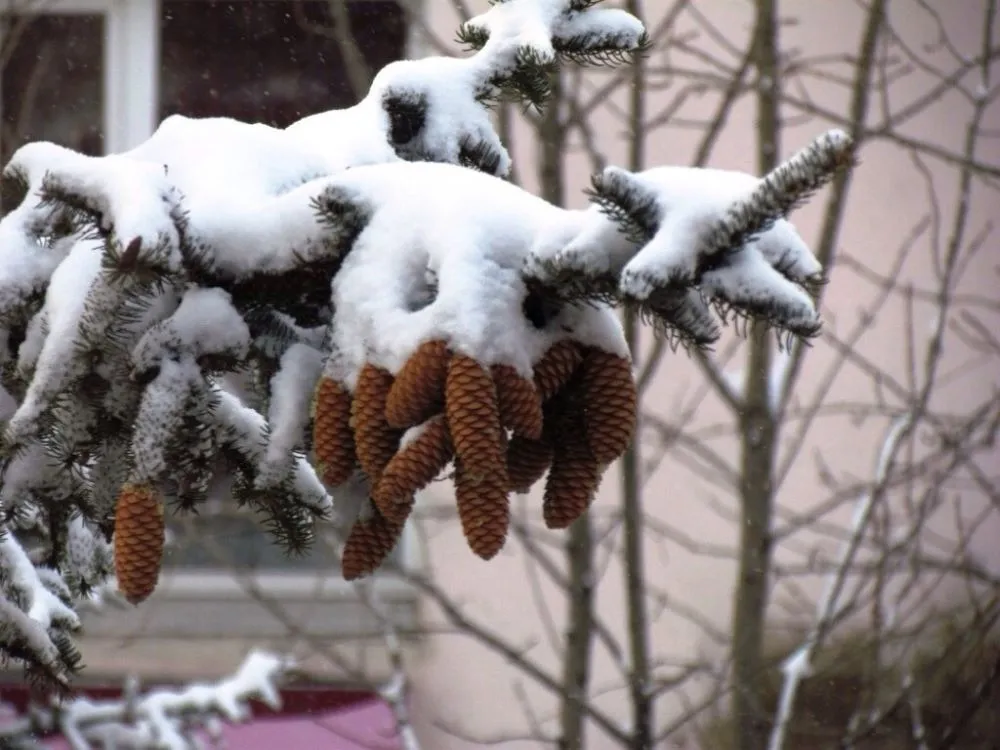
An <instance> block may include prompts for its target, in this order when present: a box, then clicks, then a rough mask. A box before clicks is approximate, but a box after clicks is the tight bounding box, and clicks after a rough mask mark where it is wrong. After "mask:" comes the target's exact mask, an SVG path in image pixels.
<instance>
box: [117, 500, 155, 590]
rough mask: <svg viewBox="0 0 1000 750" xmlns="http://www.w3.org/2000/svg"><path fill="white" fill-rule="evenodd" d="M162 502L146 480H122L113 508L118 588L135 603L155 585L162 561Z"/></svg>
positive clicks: (153, 588)
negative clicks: (115, 505)
mask: <svg viewBox="0 0 1000 750" xmlns="http://www.w3.org/2000/svg"><path fill="white" fill-rule="evenodd" d="M164 526H165V524H164V519H163V503H161V502H160V498H159V496H158V494H157V492H156V490H155V489H153V488H152V487H151V486H149V485H147V484H131V483H128V484H125V485H123V486H122V489H121V492H119V494H118V506H117V508H116V509H115V536H114V542H115V575H116V576H117V577H118V589H119V591H121V592H122V594H123V595H124V596H125V598H126V599H127V600H128V601H129V602H130V603H132V604H139V602H141V601H143V600H145V599H146V598H147V597H148V596H149V595H150V594H152V593H153V591H154V590H155V589H156V584H157V582H158V581H159V578H160V564H161V562H162V561H163V539H164V536H163V535H164Z"/></svg>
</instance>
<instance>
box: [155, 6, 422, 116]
mask: <svg viewBox="0 0 1000 750" xmlns="http://www.w3.org/2000/svg"><path fill="white" fill-rule="evenodd" d="M348 7H349V12H350V16H351V21H352V24H351V25H352V29H353V30H354V32H355V38H356V41H357V44H358V47H359V49H360V50H361V52H362V54H363V55H364V57H365V59H366V60H367V62H368V67H369V70H371V71H378V69H379V68H381V67H382V66H384V65H386V64H387V63H389V62H392V61H393V60H397V59H399V58H400V57H401V56H402V55H403V52H404V47H405V43H406V29H405V23H404V21H405V18H404V15H403V11H402V9H401V8H400V7H399V5H398V4H397V3H396V2H390V1H389V0H386V1H385V2H379V1H378V0H366V1H365V2H354V3H349V4H348ZM330 28H331V21H330V18H329V3H328V2H326V0H318V1H314V0H236V1H235V2H214V1H213V0H207V1H206V0H164V1H163V3H162V23H161V50H162V52H161V54H162V60H161V67H160V116H161V117H166V116H168V115H171V114H184V115H188V116H191V117H214V116H224V117H235V118H238V119H241V120H247V121H249V122H263V123H267V124H269V125H274V126H276V127H286V126H287V125H289V124H291V123H292V122H294V121H295V120H298V119H299V118H301V117H304V116H306V115H310V114H314V113H316V112H320V111H323V110H326V109H331V108H335V107H344V106H349V105H351V104H353V103H354V102H355V101H356V97H355V96H354V93H353V92H352V91H351V87H350V84H349V83H348V78H347V76H346V75H345V73H344V70H343V63H342V61H341V55H340V51H339V48H338V45H337V42H336V40H335V39H334V38H333V37H332V34H331V33H330Z"/></svg>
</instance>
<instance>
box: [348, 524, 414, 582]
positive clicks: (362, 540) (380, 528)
mask: <svg viewBox="0 0 1000 750" xmlns="http://www.w3.org/2000/svg"><path fill="white" fill-rule="evenodd" d="M372 510H373V513H372V515H371V517H370V518H366V519H364V520H362V519H360V518H359V519H358V520H357V521H355V522H354V525H353V526H352V527H351V533H350V534H348V535H347V542H346V543H345V544H344V555H343V558H342V559H341V562H340V568H341V572H342V573H343V576H344V580H345V581H354V580H357V579H358V578H363V577H365V576H369V575H371V574H372V573H374V572H375V571H376V570H378V568H379V566H380V565H382V563H384V562H385V561H386V559H387V558H388V557H389V555H390V554H392V550H393V549H395V547H396V544H397V543H398V542H399V537H400V535H402V533H403V525H404V524H403V523H395V522H393V521H389V520H387V519H386V518H385V517H384V516H383V515H382V514H381V513H379V512H378V510H377V509H372Z"/></svg>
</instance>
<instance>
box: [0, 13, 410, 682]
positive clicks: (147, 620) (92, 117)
mask: <svg viewBox="0 0 1000 750" xmlns="http://www.w3.org/2000/svg"><path fill="white" fill-rule="evenodd" d="M407 1H408V2H410V3H413V2H417V3H418V4H419V0H407ZM348 10H349V14H350V18H351V25H352V29H353V30H354V32H355V39H356V42H357V44H358V47H359V50H360V52H361V54H362V56H363V58H364V59H365V61H366V62H367V65H368V68H369V70H370V71H373V72H374V71H377V70H378V69H379V68H381V67H383V66H384V65H386V64H387V63H389V62H391V61H393V60H396V59H399V58H401V57H404V56H405V55H406V54H407V53H409V54H410V55H417V54H419V53H420V51H421V50H420V49H418V47H421V48H422V47H423V42H422V39H421V37H419V35H417V34H416V33H415V30H414V29H413V28H409V27H408V26H409V25H408V24H407V23H406V13H404V11H403V10H402V6H401V3H398V2H397V1H396V0H348ZM328 14H329V5H328V2H327V0H228V1H220V0H41V1H39V0H0V22H2V23H0V64H3V67H2V70H0V108H2V109H0V123H2V129H0V153H2V156H3V159H4V160H6V159H7V158H8V157H9V155H10V153H12V151H13V150H14V149H16V147H17V146H19V145H20V144H22V143H23V142H25V141H27V140H35V139H46V140H52V141H55V142H57V143H61V144H64V145H66V146H69V147H71V148H74V149H77V150H80V151H83V152H85V153H90V154H100V153H115V152H120V151H124V150H127V149H130V148H132V147H134V146H136V145H138V144H139V143H141V142H142V141H144V140H145V139H146V138H148V137H149V135H150V134H151V133H152V132H153V130H154V128H155V127H156V124H157V123H158V122H159V121H160V120H162V119H163V118H164V117H166V116H168V115H171V114H184V115H188V116H194V117H210V116H225V117H235V118H239V119H243V120H248V121H251V122H262V123H267V124H269V125H273V126H277V127H284V126H287V125H288V124H290V123H291V122H293V121H295V120H297V119H299V118H300V117H303V116H305V115H309V114H313V113H315V112H320V111H323V110H326V109H331V108H335V107H344V106H349V105H350V104H352V103H354V102H355V101H356V100H357V97H356V95H355V93H354V92H353V91H352V90H351V87H350V85H349V82H348V77H347V75H346V73H345V71H344V69H343V63H342V61H341V55H340V50H339V47H338V43H337V41H336V39H335V38H334V36H333V35H332V34H331V33H329V31H324V29H329V28H330V19H329V15H328ZM218 498H219V499H218V500H217V501H216V502H215V503H214V506H213V507H212V508H206V509H205V511H203V512H202V513H201V514H199V515H197V516H192V515H190V514H187V515H182V516H178V517H170V523H169V527H170V529H171V532H172V534H173V537H174V544H173V545H172V548H171V550H170V552H169V553H168V554H167V556H166V558H165V560H164V571H163V575H162V576H161V584H160V587H159V588H158V590H157V592H156V594H154V596H153V597H152V598H151V599H150V601H149V602H147V603H146V605H144V606H143V607H142V608H140V609H138V610H132V609H131V608H130V609H129V610H127V611H125V612H119V611H113V610H112V611H104V612H97V613H94V614H89V615H88V616H87V618H86V631H87V637H88V640H90V641H92V643H94V644H98V646H99V644H101V643H103V644H105V645H106V646H107V653H108V655H109V658H111V659H112V660H114V659H115V658H117V654H118V651H117V647H116V646H115V645H114V644H117V643H119V642H120V639H122V638H125V639H129V638H133V639H134V638H137V637H141V639H146V638H152V639H153V641H154V642H155V643H154V642H150V646H149V648H150V649H151V656H150V658H151V659H152V660H154V661H155V660H156V654H157V650H158V646H157V645H156V643H159V642H165V640H164V639H167V640H169V639H195V640H198V639H202V640H203V641H204V642H207V643H208V642H210V643H213V644H216V645H214V646H211V647H210V648H209V650H212V649H214V648H217V647H219V646H218V644H222V643H224V642H227V641H233V642H234V643H235V640H236V639H239V638H241V637H246V638H257V637H262V636H268V637H275V638H279V639H280V638H283V637H285V636H287V635H288V626H287V623H282V622H280V621H278V620H276V619H275V618H274V616H273V615H272V614H270V613H269V612H268V610H267V608H266V607H264V606H262V605H261V604H260V603H259V602H258V601H255V600H254V597H253V596H252V595H250V594H249V593H248V591H247V586H248V584H249V585H250V586H252V587H253V588H254V589H255V591H256V592H259V593H260V594H263V595H267V596H275V597H280V598H281V599H282V601H283V603H284V608H285V610H286V611H287V612H288V613H290V615H291V616H293V617H294V619H295V625H296V627H297V628H300V629H301V631H302V632H307V633H313V634H318V635H320V636H322V637H330V638H339V637H343V636H344V635H350V634H358V633H364V632H372V631H375V630H377V629H378V626H377V624H376V623H375V622H373V616H372V615H371V613H370V612H368V611H367V610H366V609H365V608H364V607H363V605H361V604H360V603H359V602H357V601H356V600H355V599H354V597H353V593H352V590H351V588H350V586H348V585H347V584H345V583H344V582H343V581H342V579H341V578H340V576H339V574H338V568H339V560H338V559H337V558H336V556H335V555H333V552H332V548H331V546H330V545H328V544H324V543H323V541H322V540H317V543H316V545H315V547H314V550H313V551H312V552H311V553H310V554H309V555H307V556H304V557H300V558H289V557H287V556H285V555H284V554H283V552H282V550H281V549H280V548H278V547H276V546H275V545H274V544H273V543H272V542H271V540H270V537H269V536H268V535H267V534H266V532H264V531H263V530H262V529H261V528H260V526H259V524H258V519H256V518H254V517H253V515H252V514H251V513H250V512H248V511H243V510H240V509H238V508H236V506H235V504H234V503H233V502H232V501H231V500H229V499H228V496H227V495H226V494H225V493H219V495H218ZM415 547H416V545H415V544H414V541H413V536H412V532H410V531H407V532H405V533H404V535H403V539H402V540H401V542H400V544H399V546H398V548H397V550H396V553H395V554H396V555H397V556H400V557H402V558H405V559H406V560H407V561H408V562H409V563H411V564H412V563H413V561H414V559H415V554H414V553H415ZM248 579H252V580H248ZM376 588H377V589H379V590H381V591H382V596H383V598H384V599H385V601H386V602H387V604H388V606H390V608H391V609H393V610H394V611H395V612H396V613H397V614H398V615H399V617H400V622H401V623H403V627H404V629H405V623H407V622H412V621H413V618H414V617H415V608H416V602H415V597H414V594H413V592H412V590H411V589H410V588H409V587H407V586H405V585H404V584H403V583H401V582H400V581H397V580H393V579H391V578H389V577H385V578H382V579H379V580H378V581H377V584H376ZM157 639H159V641H157ZM95 647H96V646H95ZM99 652H100V648H98V652H93V651H91V652H90V655H89V656H88V660H89V661H90V662H94V661H100V659H99V658H98V657H97V655H96V653H99ZM85 653H86V650H85ZM191 653H197V651H194V650H192V651H191ZM137 658H138V657H137ZM171 658H172V657H171ZM160 661H162V658H161V659H160ZM157 664H159V661H157ZM198 666H201V665H195V667H198ZM159 668H160V667H157V669H159Z"/></svg>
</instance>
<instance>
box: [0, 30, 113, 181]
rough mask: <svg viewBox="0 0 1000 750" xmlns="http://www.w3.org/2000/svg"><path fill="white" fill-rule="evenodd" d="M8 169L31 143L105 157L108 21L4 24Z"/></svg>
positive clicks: (1, 136) (3, 136)
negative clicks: (42, 142)
mask: <svg viewBox="0 0 1000 750" xmlns="http://www.w3.org/2000/svg"><path fill="white" fill-rule="evenodd" d="M2 23H3V28H4V39H5V40H6V43H7V47H6V49H4V51H3V52H4V55H3V56H4V58H6V63H5V64H4V65H3V71H2V74H0V75H2V81H0V86H2V90H3V125H2V126H3V130H2V133H0V151H2V156H3V163H6V162H7V159H8V158H9V157H10V155H11V154H12V153H13V152H14V151H15V150H17V148H18V147H19V146H21V145H22V144H24V143H26V142H28V141H37V140H45V141H52V142H54V143H58V144H61V145H63V146H68V147H70V148H74V149H76V150H78V151H82V152H84V153H86V154H92V155H98V154H101V153H103V152H104V73H103V69H104V17H103V16H101V15H55V14H52V15H48V14H38V15H31V16H17V15H14V16H7V17H5V18H3V20H2Z"/></svg>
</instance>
